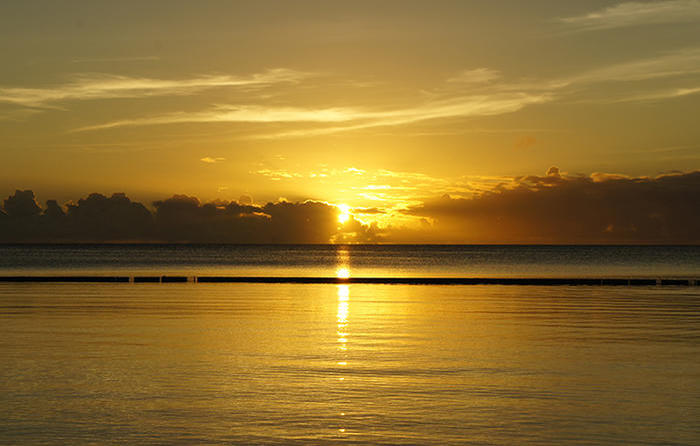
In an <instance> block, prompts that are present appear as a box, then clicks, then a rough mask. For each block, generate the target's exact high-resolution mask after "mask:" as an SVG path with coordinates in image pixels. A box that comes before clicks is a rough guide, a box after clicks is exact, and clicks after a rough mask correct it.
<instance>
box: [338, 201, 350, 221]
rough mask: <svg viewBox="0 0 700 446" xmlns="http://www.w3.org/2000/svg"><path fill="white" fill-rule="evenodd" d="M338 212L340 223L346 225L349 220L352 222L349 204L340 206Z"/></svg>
mask: <svg viewBox="0 0 700 446" xmlns="http://www.w3.org/2000/svg"><path fill="white" fill-rule="evenodd" d="M338 212H339V214H338V222H339V223H341V224H345V223H346V222H347V221H348V220H350V206H348V205H347V204H339V205H338Z"/></svg>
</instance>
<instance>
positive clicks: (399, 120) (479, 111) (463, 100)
mask: <svg viewBox="0 0 700 446" xmlns="http://www.w3.org/2000/svg"><path fill="white" fill-rule="evenodd" d="M550 99H551V97H550V95H548V94H527V93H520V92H515V93H495V94H492V95H487V94H485V95H473V96H464V97H457V98H453V99H448V100H442V101H434V102H429V103H425V104H422V105H418V106H415V107H407V108H397V109H390V110H377V111H371V110H365V109H359V108H318V109H314V108H302V107H264V106H257V105H245V106H234V105H218V106H215V107H213V108H211V109H209V110H205V111H201V112H195V113H185V112H177V113H168V114H164V115H158V116H151V117H144V118H136V119H128V120H120V121H112V122H107V123H103V124H97V125H92V126H86V127H82V128H79V129H76V130H75V131H90V130H103V129H109V128H115V127H125V126H143V125H161V124H176V123H204V122H210V123H216V122H246V123H251V122H259V123H285V122H287V123H292V122H296V123H304V122H306V123H346V125H342V126H332V127H321V128H318V127H315V128H313V129H306V130H296V131H291V132H284V133H279V134H273V135H269V134H267V135H260V137H264V138H278V137H291V136H311V135H321V134H331V133H338V132H343V131H350V130H358V129H364V128H371V127H380V126H391V125H401V124H410V123H414V122H418V121H425V120H430V119H440V118H443V119H444V118H464V117H471V116H491V115H499V114H504V113H511V112H515V111H518V110H520V109H522V108H523V107H525V106H527V105H531V104H537V103H543V102H547V101H549V100H550Z"/></svg>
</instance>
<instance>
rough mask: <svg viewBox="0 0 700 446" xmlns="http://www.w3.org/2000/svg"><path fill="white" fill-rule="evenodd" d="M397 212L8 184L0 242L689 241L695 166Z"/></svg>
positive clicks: (525, 188) (524, 188)
mask: <svg viewBox="0 0 700 446" xmlns="http://www.w3.org/2000/svg"><path fill="white" fill-rule="evenodd" d="M353 212H354V213H355V214H357V215H372V214H377V213H384V211H382V210H380V209H377V208H356V209H354V210H353ZM403 213H404V214H405V215H408V216H411V217H413V218H414V219H415V221H416V222H418V224H417V225H416V226H415V227H398V226H392V225H391V224H389V225H388V226H382V227H380V226H378V225H377V223H372V224H365V223H363V222H362V221H360V220H359V219H356V218H355V217H351V218H350V219H349V220H348V222H346V223H345V224H342V225H341V224H339V222H338V208H337V207H335V206H333V205H331V204H328V203H324V202H317V201H306V202H297V203H290V202H286V201H280V202H276V203H267V204H265V205H256V204H252V203H251V202H250V200H248V199H245V200H241V202H236V201H230V202H229V201H215V202H210V203H201V202H200V201H199V199H197V198H196V197H191V196H186V195H174V196H172V197H171V198H168V199H165V200H160V201H156V202H154V203H153V207H152V209H150V210H149V209H148V208H146V206H144V205H143V204H141V203H136V202H133V201H131V200H130V199H129V198H128V197H127V196H126V195H124V194H120V193H116V194H113V195H112V196H110V197H107V196H105V195H101V194H98V193H93V194H90V195H88V196H87V197H86V198H82V199H80V200H78V201H77V203H73V202H71V203H67V204H66V205H65V206H60V205H59V204H58V203H57V202H56V201H55V200H49V201H47V202H46V205H45V206H44V207H42V206H40V205H39V204H38V203H37V201H36V198H35V196H34V193H33V192H32V191H16V192H15V193H14V194H13V195H11V196H9V197H8V198H7V199H5V200H4V201H3V202H2V210H0V242H4V243H31V242H33V243H38V242H174V243H180V242H183V243H184V242H189V243H329V242H336V243H338V242H343V243H345V242H347V243H375V242H381V243H553V244H568V243H574V244H578V243H621V244H626V243H629V244H637V243H641V244H647V243H658V244H665V243H668V244H700V231H698V228H700V171H694V172H687V173H675V174H666V175H662V176H659V177H655V178H649V177H637V178H632V177H627V176H623V175H614V174H607V173H595V174H592V175H566V174H563V173H562V172H560V170H559V169H558V168H556V167H552V168H550V169H549V170H548V171H547V173H546V174H545V175H543V176H526V177H518V178H514V179H513V180H512V181H511V182H508V183H501V184H499V185H498V186H495V187H493V188H491V189H489V190H486V191H482V192H477V193H476V194H475V195H474V196H472V197H470V198H452V197H450V196H449V195H445V196H442V197H436V198H434V199H431V200H426V201H424V202H422V203H421V204H418V205H414V206H410V207H408V208H407V209H405V210H404V211H403Z"/></svg>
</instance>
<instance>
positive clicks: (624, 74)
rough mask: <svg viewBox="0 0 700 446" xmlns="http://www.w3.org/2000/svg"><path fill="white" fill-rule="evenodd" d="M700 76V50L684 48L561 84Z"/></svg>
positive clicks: (584, 74)
mask: <svg viewBox="0 0 700 446" xmlns="http://www.w3.org/2000/svg"><path fill="white" fill-rule="evenodd" d="M697 73H700V48H698V47H691V48H683V49H680V50H676V51H670V52H665V53H661V54H659V55H656V56H654V57H647V58H643V59H638V60H633V61H630V62H623V63H619V64H612V65H609V66H607V67H602V68H597V69H594V70H589V71H586V72H583V73H582V74H580V75H577V76H572V77H571V78H568V79H564V80H561V83H562V84H563V85H570V84H584V83H595V82H610V81H620V82H622V81H644V80H650V79H660V78H665V77H672V76H685V75H691V74H697Z"/></svg>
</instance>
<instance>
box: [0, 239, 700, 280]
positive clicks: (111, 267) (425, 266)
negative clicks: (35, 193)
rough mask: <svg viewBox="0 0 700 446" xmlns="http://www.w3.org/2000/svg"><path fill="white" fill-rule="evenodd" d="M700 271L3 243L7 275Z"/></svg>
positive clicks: (488, 255)
mask: <svg viewBox="0 0 700 446" xmlns="http://www.w3.org/2000/svg"><path fill="white" fill-rule="evenodd" d="M339 269H344V270H346V271H347V272H349V273H350V274H351V275H352V276H356V277H362V276H365V277H382V276H383V277H402V276H412V277H425V276H431V277H444V276H452V277H454V276H458V277H475V276H480V277H486V276H492V277H498V276H501V277H502V276H506V277H531V276H537V277H556V276H560V277H561V276H565V277H581V276H592V277H609V276H619V277H627V276H629V277H632V276H633V277H648V276H651V277H661V276H664V277H665V276H674V277H696V276H700V246H686V247H683V246H670V247H669V246H396V245H394V246H376V245H373V246H334V245H305V246H304V245H301V246H299V245H291V246H290V245H278V246H231V245H209V246H207V245H131V246H123V245H112V246H110V245H92V246H90V245H87V246H86V245H41V246H29V247H26V246H8V245H0V274H6V275H7V274H40V273H49V274H50V273H75V274H78V273H97V274H115V273H119V274H147V273H153V274H190V275H203V274H219V275H252V276H335V275H336V273H337V271H338V270H339Z"/></svg>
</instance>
